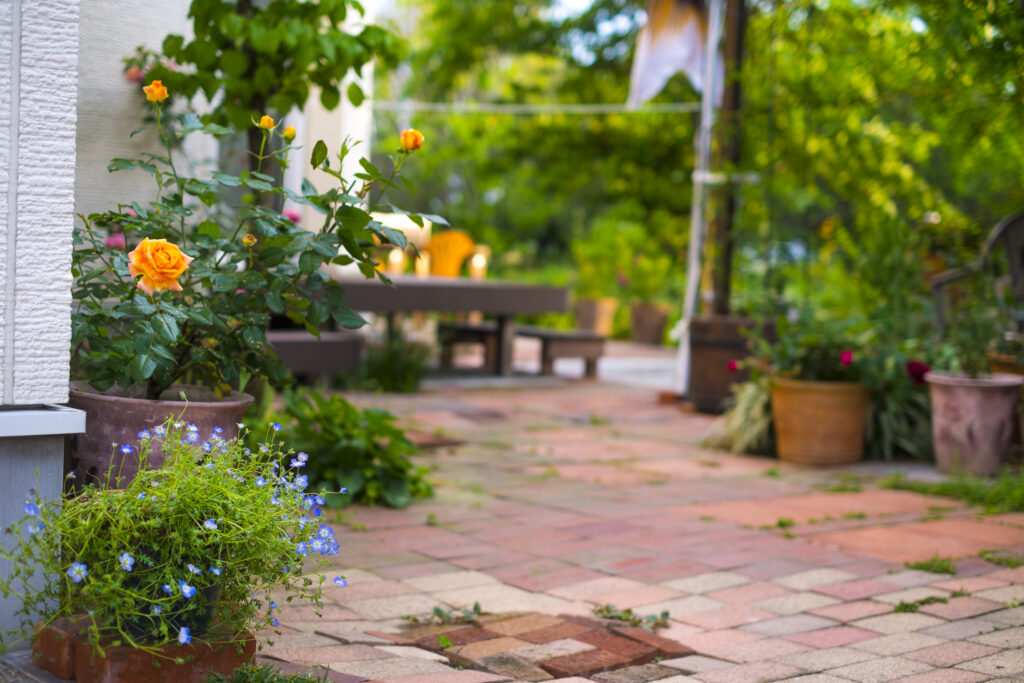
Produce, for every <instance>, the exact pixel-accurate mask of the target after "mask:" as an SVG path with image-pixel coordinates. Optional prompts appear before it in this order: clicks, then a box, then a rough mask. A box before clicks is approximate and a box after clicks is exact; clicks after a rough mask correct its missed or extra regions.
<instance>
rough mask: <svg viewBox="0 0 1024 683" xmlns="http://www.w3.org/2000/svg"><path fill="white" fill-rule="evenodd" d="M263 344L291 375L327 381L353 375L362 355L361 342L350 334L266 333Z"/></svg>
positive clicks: (289, 331) (361, 339)
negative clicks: (323, 378) (348, 373)
mask: <svg viewBox="0 0 1024 683" xmlns="http://www.w3.org/2000/svg"><path fill="white" fill-rule="evenodd" d="M267 342H268V343H269V344H270V345H271V346H272V347H274V352H275V353H276V354H277V356H278V358H280V359H281V362H283V363H284V365H285V367H286V368H288V369H289V370H290V371H291V372H292V374H293V375H309V376H321V377H325V378H326V377H328V376H330V375H332V374H334V373H336V372H355V371H357V370H358V369H359V364H360V363H361V362H362V355H363V338H362V336H360V335H358V334H355V333H353V332H332V331H326V330H325V331H321V332H320V338H319V339H317V338H316V337H314V336H313V335H311V334H310V333H309V332H307V331H306V330H267Z"/></svg>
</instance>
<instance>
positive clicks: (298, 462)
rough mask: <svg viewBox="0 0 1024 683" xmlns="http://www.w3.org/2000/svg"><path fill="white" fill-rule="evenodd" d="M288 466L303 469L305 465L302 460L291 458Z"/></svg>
mask: <svg viewBox="0 0 1024 683" xmlns="http://www.w3.org/2000/svg"><path fill="white" fill-rule="evenodd" d="M289 466H290V467H295V468H299V467H305V466H306V463H305V462H304V461H302V460H296V459H295V458H292V461H291V462H290V463H289Z"/></svg>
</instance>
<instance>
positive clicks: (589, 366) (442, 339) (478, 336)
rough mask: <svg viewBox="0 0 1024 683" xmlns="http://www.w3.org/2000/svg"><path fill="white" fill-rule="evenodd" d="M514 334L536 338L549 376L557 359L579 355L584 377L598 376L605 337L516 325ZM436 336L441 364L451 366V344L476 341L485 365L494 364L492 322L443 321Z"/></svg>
mask: <svg viewBox="0 0 1024 683" xmlns="http://www.w3.org/2000/svg"><path fill="white" fill-rule="evenodd" d="M516 335H517V336H520V337H529V338H533V339H539V340H540V343H541V346H540V349H541V350H540V374H541V375H552V374H554V371H555V367H554V366H555V360H556V359H558V358H582V359H583V361H584V366H585V370H584V376H586V377H588V378H590V379H593V378H595V377H597V361H598V359H599V358H601V357H602V356H603V355H604V344H605V338H604V337H602V336H601V335H599V334H596V333H594V332H588V331H586V330H553V329H549V328H546V327H533V326H531V325H519V326H517V327H516ZM437 338H438V342H439V343H440V344H441V366H442V367H446V368H450V367H451V360H452V345H454V344H459V343H475V344H483V345H484V364H485V365H486V367H488V368H491V367H492V366H493V358H494V348H495V347H496V345H497V338H498V325H497V323H493V322H482V323H467V322H446V323H440V324H438V326H437Z"/></svg>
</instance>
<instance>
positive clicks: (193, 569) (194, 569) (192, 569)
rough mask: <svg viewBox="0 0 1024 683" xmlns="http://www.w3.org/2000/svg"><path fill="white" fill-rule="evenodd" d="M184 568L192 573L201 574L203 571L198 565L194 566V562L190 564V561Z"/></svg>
mask: <svg viewBox="0 0 1024 683" xmlns="http://www.w3.org/2000/svg"><path fill="white" fill-rule="evenodd" d="M185 569H187V570H189V571H190V572H192V573H193V574H202V573H203V570H202V569H200V568H199V567H197V566H195V565H194V564H191V563H189V564H186V565H185Z"/></svg>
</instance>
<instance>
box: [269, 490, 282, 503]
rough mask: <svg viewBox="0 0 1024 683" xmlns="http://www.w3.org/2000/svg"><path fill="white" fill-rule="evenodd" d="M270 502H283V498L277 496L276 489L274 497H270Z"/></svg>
mask: <svg viewBox="0 0 1024 683" xmlns="http://www.w3.org/2000/svg"><path fill="white" fill-rule="evenodd" d="M270 502H271V503H273V504H274V505H280V504H281V499H280V498H278V497H277V492H276V491H275V492H274V495H273V497H272V498H271V499H270Z"/></svg>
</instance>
